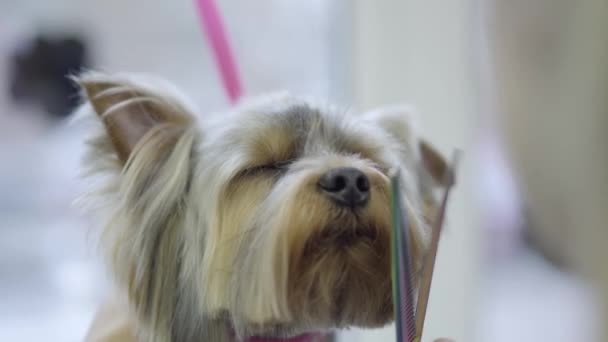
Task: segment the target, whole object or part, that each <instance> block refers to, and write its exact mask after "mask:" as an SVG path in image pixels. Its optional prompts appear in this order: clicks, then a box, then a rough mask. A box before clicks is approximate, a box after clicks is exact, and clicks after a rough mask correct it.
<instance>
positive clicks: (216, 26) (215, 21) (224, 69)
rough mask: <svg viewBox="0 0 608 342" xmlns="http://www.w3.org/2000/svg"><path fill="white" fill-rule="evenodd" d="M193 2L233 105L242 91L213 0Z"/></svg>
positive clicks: (196, 0)
mask: <svg viewBox="0 0 608 342" xmlns="http://www.w3.org/2000/svg"><path fill="white" fill-rule="evenodd" d="M195 2H196V8H197V10H198V15H199V17H200V19H201V25H202V27H203V31H204V32H205V34H206V35H207V39H208V40H209V44H210V45H211V48H212V50H213V53H214V55H215V60H216V63H217V64H218V67H219V69H220V74H221V76H222V81H223V83H224V88H225V89H226V93H227V94H228V98H229V99H230V102H231V103H235V102H236V101H238V99H239V98H240V97H241V95H242V94H243V89H242V86H241V81H240V79H239V73H238V70H237V67H236V63H235V61H234V57H233V54H232V50H231V49H230V45H229V44H228V39H227V36H226V32H225V30H224V26H223V23H222V18H221V17H220V14H219V11H218V9H217V6H216V4H215V2H214V1H213V0H195Z"/></svg>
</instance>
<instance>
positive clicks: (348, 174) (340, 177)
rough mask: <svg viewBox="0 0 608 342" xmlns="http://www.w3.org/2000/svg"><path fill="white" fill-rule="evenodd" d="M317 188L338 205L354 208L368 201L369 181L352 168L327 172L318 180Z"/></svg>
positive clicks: (341, 168) (361, 173)
mask: <svg viewBox="0 0 608 342" xmlns="http://www.w3.org/2000/svg"><path fill="white" fill-rule="evenodd" d="M319 186H320V187H321V189H323V191H324V192H325V193H326V194H327V196H329V197H330V198H331V199H333V200H334V201H335V202H336V203H338V204H340V205H344V206H349V207H351V208H354V207H359V206H363V205H365V204H366V203H367V201H368V200H369V179H368V178H367V176H366V175H365V174H364V173H363V172H361V171H360V170H358V169H355V168H353V167H340V168H336V169H331V170H329V171H327V172H326V173H325V174H324V175H323V176H321V179H319Z"/></svg>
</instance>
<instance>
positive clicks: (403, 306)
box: [391, 172, 416, 342]
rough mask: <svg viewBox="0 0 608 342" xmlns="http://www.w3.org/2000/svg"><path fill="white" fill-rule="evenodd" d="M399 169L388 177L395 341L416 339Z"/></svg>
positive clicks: (407, 234) (407, 230) (407, 233)
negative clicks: (389, 181)
mask: <svg viewBox="0 0 608 342" xmlns="http://www.w3.org/2000/svg"><path fill="white" fill-rule="evenodd" d="M399 189H400V183H399V172H395V173H394V174H393V176H392V177H391V194H392V196H391V206H392V213H393V217H392V226H393V229H392V232H393V239H392V241H393V243H392V249H393V250H392V257H393V262H392V265H393V296H394V303H395V321H396V324H397V341H406V342H412V341H414V339H415V338H416V318H415V315H414V302H413V299H414V288H413V281H412V268H411V266H412V263H411V260H410V255H411V254H410V253H409V249H410V248H409V247H410V246H409V222H408V220H407V217H406V215H405V211H404V210H403V206H402V203H401V197H400V196H399V194H400V191H399Z"/></svg>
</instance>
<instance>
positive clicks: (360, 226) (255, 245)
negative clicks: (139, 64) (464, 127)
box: [76, 73, 445, 342]
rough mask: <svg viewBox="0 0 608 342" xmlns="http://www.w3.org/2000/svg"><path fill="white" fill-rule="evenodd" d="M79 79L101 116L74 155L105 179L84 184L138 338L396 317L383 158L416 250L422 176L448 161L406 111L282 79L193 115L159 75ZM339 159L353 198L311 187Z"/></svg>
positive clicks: (232, 336) (427, 210) (428, 204)
mask: <svg viewBox="0 0 608 342" xmlns="http://www.w3.org/2000/svg"><path fill="white" fill-rule="evenodd" d="M76 80H77V82H78V83H79V84H80V85H81V87H82V89H83V92H84V95H85V99H86V103H85V105H84V106H85V107H84V111H85V112H87V111H88V112H95V113H96V114H97V116H98V117H99V118H100V120H99V121H100V122H102V123H103V129H101V130H99V132H98V134H97V135H96V136H95V137H94V138H93V139H92V140H91V141H90V144H89V146H90V148H89V150H88V152H89V153H88V159H87V162H86V166H87V167H89V168H90V173H91V174H92V175H97V176H103V177H104V181H103V183H102V184H103V185H104V186H103V188H102V189H100V190H97V191H95V192H94V193H93V194H92V196H89V198H91V199H93V200H94V201H96V202H97V203H105V204H106V206H105V208H106V209H109V211H101V212H103V213H106V214H104V216H103V219H104V221H105V222H106V225H105V230H104V233H103V247H104V250H105V252H106V253H107V258H108V261H109V265H110V267H111V271H112V272H113V275H114V276H115V278H116V282H117V284H118V285H119V286H120V289H121V290H122V291H124V293H125V294H126V296H127V298H128V302H129V306H130V308H131V310H132V313H131V315H132V317H133V321H134V322H135V324H134V327H133V331H134V334H136V335H137V336H138V338H139V339H140V340H142V341H152V342H167V341H174V342H178V341H179V342H181V341H219V342H222V341H226V342H228V341H236V340H240V339H242V338H246V337H250V336H273V337H288V336H295V335H298V334H301V333H305V332H310V331H322V330H326V329H333V328H343V327H349V326H360V327H378V326H382V325H384V324H387V323H389V322H390V321H391V320H392V317H393V308H392V300H391V281H390V274H391V273H390V253H389V252H390V220H389V218H390V213H389V208H390V206H389V181H388V177H387V173H388V172H389V170H390V169H393V168H396V167H398V168H399V169H400V170H401V172H402V179H403V180H404V181H403V182H402V184H403V188H402V196H403V201H404V203H405V205H406V207H407V208H406V209H407V211H408V215H409V217H410V221H411V222H412V225H411V229H412V237H413V246H412V248H413V250H414V254H415V255H414V260H415V263H416V265H419V264H420V261H421V259H422V255H423V251H424V248H425V245H426V240H427V230H428V228H427V227H428V223H429V217H431V215H433V212H434V208H435V204H436V203H435V200H434V198H433V196H432V190H433V186H434V185H436V182H435V181H434V179H435V178H437V177H435V178H433V177H434V176H436V175H437V174H441V173H442V172H443V171H444V170H443V169H442V168H445V163H443V159H442V158H441V157H440V156H439V155H438V154H437V153H436V152H435V151H434V150H433V149H432V148H430V146H429V145H428V144H426V143H424V144H423V143H422V142H421V140H420V139H419V138H418V137H417V136H416V134H415V132H414V131H415V129H414V128H413V126H412V124H411V120H410V118H409V116H408V115H407V113H406V112H404V111H407V110H405V109H404V108H393V109H388V110H383V111H377V112H373V113H370V114H367V115H363V116H359V117H357V116H354V115H351V114H347V113H344V112H340V111H339V110H336V109H334V108H326V107H324V106H318V105H315V104H313V103H312V102H310V101H305V100H302V99H298V98H294V97H291V96H289V95H286V94H279V95H273V96H267V97H262V98H257V99H252V100H249V101H245V102H244V103H242V104H241V105H239V106H238V107H237V108H235V109H234V110H233V111H232V112H229V113H225V114H222V115H220V116H218V117H217V118H215V119H205V120H204V121H203V120H197V118H196V114H197V112H196V110H194V109H192V107H191V106H189V105H188V104H187V101H186V100H184V99H182V98H181V97H180V96H179V94H178V93H177V92H176V91H175V90H173V89H172V88H170V87H167V86H166V85H164V84H163V83H162V82H158V81H155V80H150V79H143V78H141V77H133V76H113V75H103V74H96V73H89V74H85V75H83V76H81V77H79V78H77V79H76ZM429 161H430V162H429ZM442 163H443V164H442ZM346 166H347V167H354V168H357V169H358V170H360V171H362V172H363V173H364V174H365V175H366V176H367V177H368V179H369V183H370V199H369V202H368V203H367V205H365V206H364V207H362V208H359V209H353V208H345V207H342V206H339V205H337V204H336V203H334V202H333V201H332V200H331V199H330V198H328V196H327V195H326V194H324V193H323V192H322V191H320V189H319V185H318V182H319V179H320V177H321V176H322V175H323V174H324V173H325V172H327V171H329V170H331V169H333V168H337V167H346Z"/></svg>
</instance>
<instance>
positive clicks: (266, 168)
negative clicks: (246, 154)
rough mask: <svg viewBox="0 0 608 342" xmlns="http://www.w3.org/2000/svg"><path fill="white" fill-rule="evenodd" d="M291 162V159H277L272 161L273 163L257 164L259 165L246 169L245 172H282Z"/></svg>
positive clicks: (250, 173) (249, 173)
mask: <svg viewBox="0 0 608 342" xmlns="http://www.w3.org/2000/svg"><path fill="white" fill-rule="evenodd" d="M291 162H292V161H291V160H285V161H277V162H272V163H268V164H263V165H257V166H253V167H250V168H247V169H245V171H244V173H245V174H247V175H253V174H258V173H261V172H274V173H280V172H283V171H285V170H286V169H287V167H288V166H289V164H291Z"/></svg>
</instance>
